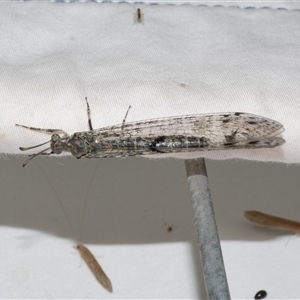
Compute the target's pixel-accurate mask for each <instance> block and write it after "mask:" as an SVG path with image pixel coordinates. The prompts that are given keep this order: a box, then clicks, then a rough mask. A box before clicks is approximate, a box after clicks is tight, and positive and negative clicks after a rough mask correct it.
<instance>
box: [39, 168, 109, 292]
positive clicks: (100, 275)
mask: <svg viewBox="0 0 300 300" xmlns="http://www.w3.org/2000/svg"><path fill="white" fill-rule="evenodd" d="M37 166H38V165H37ZM98 167H99V165H98V166H97V167H96V168H95V170H94V173H93V175H92V177H91V178H94V176H95V174H96V171H97V170H98ZM38 168H39V169H40V171H41V173H42V174H43V175H44V177H45V178H46V180H47V181H48V183H49V185H50V186H51V188H52V190H53V191H54V193H55V194H56V197H57V199H58V202H59V204H60V206H61V208H62V210H63V213H64V215H65V217H66V220H67V222H68V224H69V226H70V229H71V232H72V234H73V236H74V237H75V236H76V235H75V232H74V229H73V226H72V224H71V221H70V219H69V217H68V215H67V212H66V210H65V207H64V205H63V202H62V200H61V198H60V197H59V195H58V192H57V191H56V189H55V187H54V186H53V185H52V183H51V182H50V180H49V178H48V177H47V175H46V174H45V173H44V172H43V170H42V169H41V168H40V167H39V166H38ZM91 181H92V180H91ZM91 181H90V183H89V186H88V190H89V188H90V185H91ZM86 203H87V193H86V198H85V202H84V207H83V213H82V219H81V234H80V236H82V228H83V221H84V213H85V209H86ZM74 239H75V238H74ZM75 240H76V239H75ZM74 248H76V249H77V250H78V251H79V253H80V255H81V257H82V258H83V260H84V261H85V262H86V264H87V265H88V267H89V268H90V270H91V271H92V273H93V274H94V276H95V277H96V279H97V280H98V282H99V283H100V284H101V285H102V286H103V287H104V288H105V289H106V290H108V291H109V292H110V293H112V291H113V288H112V284H111V281H110V279H109V278H108V277H107V275H106V274H105V272H104V271H103V269H102V268H101V266H100V264H99V263H98V261H97V260H96V259H95V257H94V255H93V254H92V253H91V251H90V250H89V249H88V248H87V247H85V246H84V245H83V244H82V243H80V242H78V243H77V245H76V246H74Z"/></svg>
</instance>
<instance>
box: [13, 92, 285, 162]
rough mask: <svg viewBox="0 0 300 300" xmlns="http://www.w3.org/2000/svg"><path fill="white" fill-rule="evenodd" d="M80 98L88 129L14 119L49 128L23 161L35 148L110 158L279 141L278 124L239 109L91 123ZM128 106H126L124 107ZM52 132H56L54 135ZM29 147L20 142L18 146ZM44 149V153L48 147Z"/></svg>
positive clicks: (263, 145) (268, 144)
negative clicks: (48, 136) (52, 126)
mask: <svg viewBox="0 0 300 300" xmlns="http://www.w3.org/2000/svg"><path fill="white" fill-rule="evenodd" d="M85 99H86V104H87V114H88V124H89V129H90V130H89V131H83V132H76V133H74V134H72V135H71V136H69V135H68V134H67V133H66V132H65V131H63V130H62V129H41V128H35V127H29V126H24V125H19V124H16V126H21V127H24V128H27V129H30V130H35V131H40V132H46V133H53V134H52V136H51V139H50V141H48V142H50V147H49V148H46V149H44V150H42V151H40V152H38V153H36V154H33V155H32V156H30V157H29V158H28V159H27V160H26V161H25V162H24V163H23V167H24V166H25V165H26V164H27V163H28V162H29V161H30V160H31V159H33V158H34V157H36V156H38V155H40V154H46V155H50V154H61V153H62V152H64V151H66V152H70V153H71V154H72V155H73V156H75V157H76V158H78V159H79V158H82V157H86V158H111V157H127V156H139V155H150V154H158V153H175V152H195V151H207V150H228V149H258V148H274V147H277V146H280V145H282V144H284V143H285V140H284V139H283V138H282V137H277V136H276V135H278V134H280V133H281V132H283V131H284V128H283V125H282V124H280V123H279V122H277V121H274V120H272V119H268V118H265V117H262V116H258V115H254V114H249V113H242V112H229V113H214V114H199V115H186V116H177V117H167V118H161V119H152V120H143V121H138V122H131V123H125V121H126V117H127V114H128V110H129V109H128V110H127V112H126V115H125V118H124V119H123V122H122V124H119V125H115V126H108V127H103V128H100V129H95V130H94V129H93V126H92V121H91V113H90V107H89V103H88V101H87V98H85ZM129 108H130V107H129ZM58 133H62V134H63V135H62V136H60V135H59V134H58ZM48 142H45V143H43V144H39V145H36V146H33V147H27V148H25V147H20V148H19V149H20V150H21V151H27V150H30V149H33V148H37V147H40V146H42V145H45V144H47V143H48ZM49 150H50V152H48V153H45V152H47V151H49Z"/></svg>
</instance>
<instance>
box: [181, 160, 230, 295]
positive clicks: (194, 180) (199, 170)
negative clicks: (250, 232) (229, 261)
mask: <svg viewBox="0 0 300 300" xmlns="http://www.w3.org/2000/svg"><path fill="white" fill-rule="evenodd" d="M185 168H186V172H187V177H188V178H187V180H188V183H189V188H190V193H191V201H192V207H193V212H194V221H195V226H196V230H197V236H198V244H199V250H200V255H201V260H202V265H203V272H204V281H205V286H206V291H207V296H208V298H209V299H213V300H217V299H222V300H227V299H230V294H229V288H228V283H227V277H226V272H225V266H224V262H223V256H222V250H221V244H220V239H219V234H218V228H217V224H216V220H215V214H214V209H213V203H212V200H211V195H210V191H209V185H208V178H207V173H206V167H205V161H204V158H200V159H187V160H185Z"/></svg>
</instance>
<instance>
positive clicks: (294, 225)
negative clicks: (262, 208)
mask: <svg viewBox="0 0 300 300" xmlns="http://www.w3.org/2000/svg"><path fill="white" fill-rule="evenodd" d="M244 216H245V218H246V219H248V220H249V221H251V222H254V223H257V224H260V225H264V226H270V227H277V228H283V229H286V230H290V231H293V232H295V233H296V234H300V223H299V222H296V221H291V220H288V219H284V218H280V217H276V216H271V215H267V214H264V213H262V212H259V211H245V212H244Z"/></svg>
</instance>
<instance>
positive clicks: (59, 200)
mask: <svg viewBox="0 0 300 300" xmlns="http://www.w3.org/2000/svg"><path fill="white" fill-rule="evenodd" d="M30 158H31V157H30ZM36 166H37V167H38V169H39V170H40V171H41V173H42V174H43V175H44V177H45V179H46V181H47V182H48V184H49V185H50V187H51V188H52V190H53V192H54V194H55V195H56V197H57V200H58V203H59V204H60V207H61V209H62V211H63V213H64V215H65V217H66V220H67V222H68V224H69V227H70V229H71V233H72V235H73V239H74V241H76V240H77V238H76V234H75V231H74V229H73V226H72V223H71V221H70V219H69V218H68V214H67V212H66V210H65V207H64V205H63V202H62V200H61V198H60V197H59V195H58V192H57V191H56V189H55V187H54V186H53V184H52V183H51V181H50V179H49V177H48V176H47V175H46V173H45V172H44V171H43V170H42V168H41V167H40V166H39V165H38V164H36Z"/></svg>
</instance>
